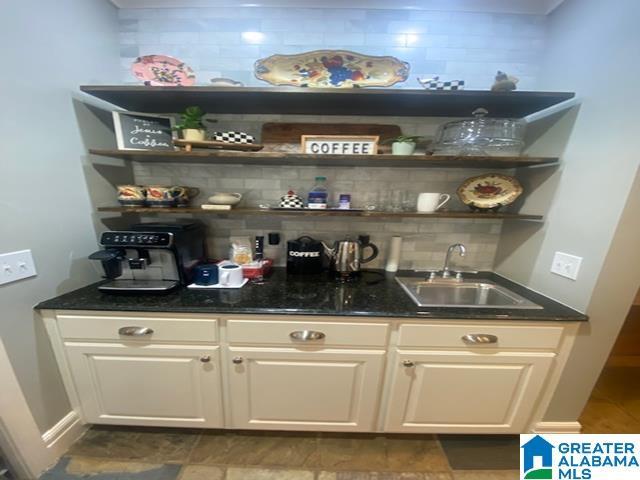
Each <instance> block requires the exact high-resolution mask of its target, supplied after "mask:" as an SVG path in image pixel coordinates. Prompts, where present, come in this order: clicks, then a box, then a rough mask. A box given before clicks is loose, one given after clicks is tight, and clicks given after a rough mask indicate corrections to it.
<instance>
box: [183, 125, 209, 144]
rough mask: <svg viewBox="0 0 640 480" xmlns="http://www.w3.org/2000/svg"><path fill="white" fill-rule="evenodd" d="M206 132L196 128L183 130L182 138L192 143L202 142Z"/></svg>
mask: <svg viewBox="0 0 640 480" xmlns="http://www.w3.org/2000/svg"><path fill="white" fill-rule="evenodd" d="M206 134H207V131H206V130H199V129H196V128H185V129H184V130H182V138H183V139H184V140H190V141H192V142H202V141H204V140H205V138H206Z"/></svg>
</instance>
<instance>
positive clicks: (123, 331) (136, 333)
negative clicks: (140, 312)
mask: <svg viewBox="0 0 640 480" xmlns="http://www.w3.org/2000/svg"><path fill="white" fill-rule="evenodd" d="M118 333H119V334H120V335H124V336H126V337H144V336H145V335H151V334H152V333H153V329H151V328H149V327H122V328H120V329H119V330H118Z"/></svg>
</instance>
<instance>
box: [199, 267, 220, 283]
mask: <svg viewBox="0 0 640 480" xmlns="http://www.w3.org/2000/svg"><path fill="white" fill-rule="evenodd" d="M193 282H194V283H195V284H196V285H216V284H217V283H218V265H216V264H215V263H203V264H202V265H198V266H196V267H195V268H194V269H193Z"/></svg>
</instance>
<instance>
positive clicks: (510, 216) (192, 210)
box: [98, 207, 543, 220]
mask: <svg viewBox="0 0 640 480" xmlns="http://www.w3.org/2000/svg"><path fill="white" fill-rule="evenodd" d="M98 211H99V212H114V213H143V214H155V213H157V214H161V215H162V214H180V213H182V214H185V213H188V214H205V215H285V216H290V217H300V216H303V217H365V218H472V219H485V220H491V219H506V220H542V218H543V217H542V215H528V214H520V213H508V212H504V213H502V212H498V213H493V212H487V213H484V212H482V213H481V212H471V211H460V212H447V211H443V212H435V213H417V212H377V211H360V212H358V211H340V210H266V209H261V208H234V209H231V210H205V209H202V208H200V207H181V208H157V207H156V208H154V207H100V208H98Z"/></svg>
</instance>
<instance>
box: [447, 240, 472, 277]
mask: <svg viewBox="0 0 640 480" xmlns="http://www.w3.org/2000/svg"><path fill="white" fill-rule="evenodd" d="M456 248H458V249H460V256H461V257H464V256H465V255H466V254H467V248H466V247H465V246H464V245H463V244H461V243H454V244H453V245H450V246H449V249H448V250H447V256H446V257H445V258H444V267H442V278H449V277H451V269H450V268H449V262H450V261H451V254H452V253H453V252H454V250H455V249H456Z"/></svg>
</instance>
